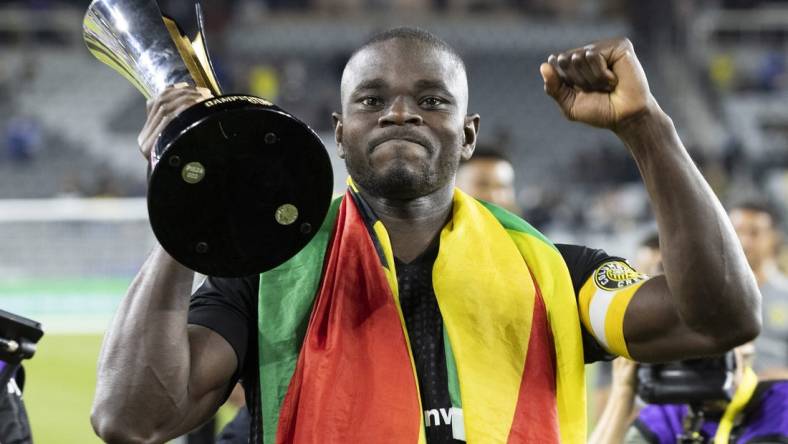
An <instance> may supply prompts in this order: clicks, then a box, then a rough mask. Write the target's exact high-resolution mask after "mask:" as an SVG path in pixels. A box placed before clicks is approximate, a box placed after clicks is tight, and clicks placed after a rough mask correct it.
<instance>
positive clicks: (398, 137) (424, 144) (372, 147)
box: [368, 135, 432, 154]
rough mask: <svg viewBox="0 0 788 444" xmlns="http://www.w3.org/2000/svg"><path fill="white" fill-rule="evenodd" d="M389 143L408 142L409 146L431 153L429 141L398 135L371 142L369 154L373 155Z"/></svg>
mask: <svg viewBox="0 0 788 444" xmlns="http://www.w3.org/2000/svg"><path fill="white" fill-rule="evenodd" d="M389 142H394V143H397V142H400V143H402V142H406V143H408V144H416V145H419V146H420V147H422V148H423V149H425V150H427V152H431V151H432V150H431V149H430V144H429V142H428V141H427V140H425V139H424V138H421V137H416V136H412V135H396V136H387V137H380V138H377V139H374V140H372V141H370V144H369V150H368V151H369V153H370V154H371V153H373V152H374V151H375V150H377V149H378V148H380V147H382V146H383V145H385V144H387V143H389Z"/></svg>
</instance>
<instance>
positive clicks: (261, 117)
mask: <svg viewBox="0 0 788 444" xmlns="http://www.w3.org/2000/svg"><path fill="white" fill-rule="evenodd" d="M154 155H155V156H157V157H158V162H157V163H156V165H155V167H154V169H153V172H152V174H151V178H150V183H149V186H148V213H149V217H150V222H151V226H152V227H153V232H154V234H155V235H156V238H157V239H158V240H159V243H161V245H162V247H164V249H165V250H166V251H167V252H168V253H169V254H170V255H171V256H172V257H173V258H175V259H176V260H177V261H178V262H180V263H181V264H183V265H185V266H186V267H188V268H191V269H192V270H195V271H197V272H200V273H203V274H207V275H211V276H220V277H241V276H248V275H253V274H258V273H261V272H264V271H267V270H270V269H272V268H274V267H276V266H278V265H280V264H282V263H283V262H285V261H287V260H288V259H289V258H291V257H292V256H293V255H295V254H296V253H297V252H298V251H300V250H301V249H302V248H303V247H304V246H305V245H306V244H307V243H308V242H309V241H310V240H311V239H312V237H313V236H314V235H315V234H316V233H317V231H318V229H319V228H320V225H321V224H322V222H323V219H324V218H325V215H326V213H327V211H328V207H329V205H330V202H331V194H332V189H333V175H332V171H331V163H330V160H329V157H328V154H327V153H326V150H325V147H324V146H323V144H322V142H321V141H320V139H319V138H318V136H317V135H316V134H315V133H314V132H313V131H312V130H311V129H309V128H308V127H307V126H306V125H305V124H303V123H302V122H300V121H299V120H297V119H296V118H294V117H292V116H290V115H289V114H287V113H286V112H284V111H282V110H281V109H279V108H277V107H275V106H272V105H270V104H268V103H267V102H265V101H264V100H262V99H259V98H257V97H252V96H220V97H217V98H214V99H210V100H207V101H205V102H202V103H200V104H197V105H194V106H192V107H191V108H189V109H187V110H186V111H184V112H183V113H181V114H180V115H179V116H178V117H176V118H175V120H173V121H172V122H171V123H170V124H169V125H168V126H167V128H165V130H164V132H163V133H162V136H161V137H160V138H159V141H158V142H157V145H156V147H155V153H154Z"/></svg>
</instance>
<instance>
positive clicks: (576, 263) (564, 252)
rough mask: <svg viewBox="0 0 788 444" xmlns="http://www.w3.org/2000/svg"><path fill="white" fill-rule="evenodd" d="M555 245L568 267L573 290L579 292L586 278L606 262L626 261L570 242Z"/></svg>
mask: <svg viewBox="0 0 788 444" xmlns="http://www.w3.org/2000/svg"><path fill="white" fill-rule="evenodd" d="M555 246H556V248H558V252H559V253H561V257H563V259H564V262H565V263H566V267H567V268H568V269H569V275H570V276H571V277H572V285H573V286H574V288H575V292H579V291H580V288H581V287H582V286H583V284H585V283H586V281H588V278H590V277H591V275H593V274H594V272H595V271H596V270H597V269H598V268H600V267H601V266H603V265H604V264H606V263H608V262H621V263H626V262H625V261H624V259H622V258H620V257H616V256H611V255H609V254H607V253H606V252H605V251H604V250H600V249H594V248H588V247H584V246H581V245H570V244H556V245H555Z"/></svg>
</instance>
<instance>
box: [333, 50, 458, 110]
mask: <svg viewBox="0 0 788 444" xmlns="http://www.w3.org/2000/svg"><path fill="white" fill-rule="evenodd" d="M370 81H377V83H376V84H378V85H380V86H388V87H395V86H411V87H412V86H415V85H417V84H419V82H422V84H424V83H423V82H424V81H427V82H442V83H443V84H444V85H445V87H446V88H447V89H448V90H449V92H450V93H452V94H454V95H458V96H461V97H465V96H467V88H468V86H467V80H466V77H465V70H464V69H463V67H462V65H461V63H460V62H459V60H457V58H456V57H455V56H454V55H452V54H451V53H449V52H448V51H446V50H444V49H442V48H439V47H435V46H432V45H429V44H426V43H422V42H419V41H412V40H405V39H391V40H387V41H384V42H378V43H374V44H372V45H370V46H367V47H366V48H364V49H362V50H361V51H359V52H358V53H356V54H355V55H354V56H353V57H352V58H351V59H350V61H349V62H348V64H347V66H346V67H345V71H344V73H343V75H342V96H343V98H344V97H346V95H347V94H350V93H352V92H353V91H354V90H355V89H357V88H358V87H359V86H362V85H366V84H369V82H370Z"/></svg>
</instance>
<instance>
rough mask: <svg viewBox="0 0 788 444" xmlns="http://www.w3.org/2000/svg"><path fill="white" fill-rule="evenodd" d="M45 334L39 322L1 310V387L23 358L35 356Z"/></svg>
mask: <svg viewBox="0 0 788 444" xmlns="http://www.w3.org/2000/svg"><path fill="white" fill-rule="evenodd" d="M43 335H44V331H43V330H42V329H41V324H39V323H38V322H36V321H33V320H31V319H27V318H25V317H22V316H19V315H15V314H13V313H9V312H7V311H4V310H0V389H5V386H6V384H7V383H8V381H9V380H10V379H11V378H12V377H13V376H14V373H16V370H17V368H19V365H20V364H21V363H22V361H23V360H25V359H30V358H32V357H33V355H34V354H35V352H36V343H37V342H38V340H39V339H41V336H43Z"/></svg>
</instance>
